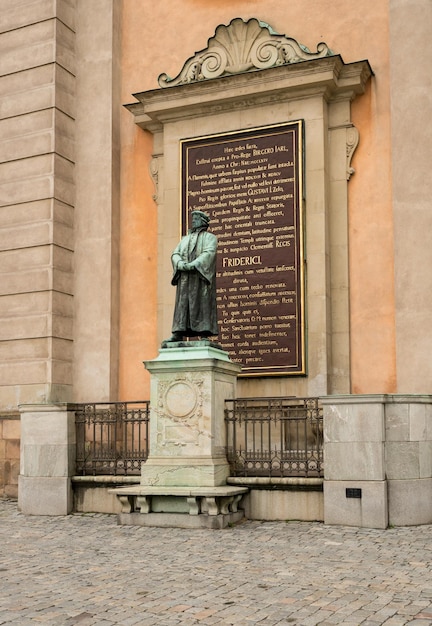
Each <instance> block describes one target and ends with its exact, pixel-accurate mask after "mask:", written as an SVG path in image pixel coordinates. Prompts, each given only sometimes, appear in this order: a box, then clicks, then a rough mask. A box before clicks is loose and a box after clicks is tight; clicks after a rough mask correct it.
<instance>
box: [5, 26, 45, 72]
mask: <svg viewBox="0 0 432 626" xmlns="http://www.w3.org/2000/svg"><path fill="white" fill-rule="evenodd" d="M55 26H56V21H55V20H54V19H50V20H45V21H43V22H40V21H37V22H35V23H34V24H27V25H25V26H23V27H22V28H19V29H16V30H10V31H8V32H7V33H3V35H2V37H1V38H0V74H1V75H5V74H13V73H14V72H22V71H24V70H28V69H30V68H33V67H37V66H40V65H46V64H48V63H52V62H53V61H55V57H56V46H55Z"/></svg>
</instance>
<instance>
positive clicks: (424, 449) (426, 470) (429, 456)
mask: <svg viewBox="0 0 432 626" xmlns="http://www.w3.org/2000/svg"><path fill="white" fill-rule="evenodd" d="M418 445H419V466H420V478H432V441H420V442H419V444H418Z"/></svg>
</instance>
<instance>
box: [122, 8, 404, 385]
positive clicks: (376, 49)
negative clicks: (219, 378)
mask: <svg viewBox="0 0 432 626" xmlns="http://www.w3.org/2000/svg"><path fill="white" fill-rule="evenodd" d="M185 15H189V16H193V18H191V19H188V21H187V27H184V26H183V25H184V24H185V20H184V16H185ZM235 17H242V18H243V19H245V20H247V19H249V18H251V17H257V18H259V19H261V20H262V21H265V22H267V23H269V24H270V25H271V26H272V27H273V28H274V29H275V30H276V31H278V32H281V33H284V34H287V35H289V36H292V37H294V38H296V39H297V40H298V41H300V42H301V43H303V44H305V45H307V46H309V47H310V49H311V50H315V49H316V44H317V43H318V42H319V41H322V40H323V41H325V42H326V43H327V44H328V45H329V46H330V48H331V49H332V50H333V51H335V52H338V53H340V54H341V55H342V56H343V58H344V60H345V62H352V61H358V60H361V59H368V60H369V62H370V64H371V66H372V68H373V70H374V71H375V74H376V77H375V78H374V79H373V81H372V84H371V85H370V87H369V89H368V92H367V94H365V95H364V96H363V97H361V98H358V99H357V101H355V103H354V105H353V113H352V117H353V121H354V124H355V125H356V126H357V128H358V129H359V131H360V145H359V148H358V150H357V153H356V154H355V156H354V161H353V166H354V167H355V168H356V173H355V174H354V175H353V176H352V179H351V181H350V184H349V233H350V242H351V244H352V245H351V252H350V273H349V278H350V288H351V300H350V324H351V333H352V341H351V371H352V381H351V388H352V391H354V392H356V393H360V392H362V393H365V392H373V391H378V390H379V391H381V392H390V391H394V390H395V381H396V375H395V346H394V295H393V290H392V287H391V285H392V277H393V250H392V215H391V187H390V175H391V168H390V124H389V117H388V110H389V62H388V7H387V2H378V3H377V2H372V1H371V0H363V1H360V2H358V3H356V5H355V7H354V5H353V6H352V9H349V10H347V4H346V2H344V0H339V1H333V0H332V1H330V0H325V1H322V0H313V1H311V2H309V3H308V10H307V11H305V10H304V4H303V3H300V2H296V3H280V2H275V1H272V0H268V1H266V2H262V1H249V0H248V1H243V0H242V1H236V0H233V1H230V2H225V1H222V2H217V3H211V7H210V6H209V3H208V2H205V1H204V0H173V1H172V2H170V3H169V4H167V3H163V4H162V3H161V4H157V5H156V4H154V3H150V2H147V1H146V2H143V1H142V0H125V2H124V3H123V46H122V54H123V56H122V68H123V75H122V101H123V102H124V103H128V102H132V101H133V98H132V97H131V94H132V93H136V92H141V91H144V90H147V89H152V88H157V76H158V75H159V74H160V73H162V72H166V73H167V74H168V75H170V76H175V75H177V73H178V72H179V71H180V69H181V67H182V66H183V63H184V61H185V60H186V59H187V58H189V57H190V56H192V55H193V53H194V52H196V51H197V50H200V49H202V48H205V47H206V43H207V39H208V38H209V37H211V36H212V35H213V34H214V31H215V28H216V26H217V25H219V24H221V23H224V24H228V23H229V22H230V21H231V20H232V19H233V18H235ZM366 34H367V36H366ZM143 135H145V132H144V131H142V130H140V129H139V128H137V127H136V126H135V124H134V119H133V116H132V115H131V114H130V113H128V112H126V111H125V112H124V113H123V115H122V183H123V184H122V201H121V206H122V208H121V215H122V217H121V220H122V222H121V223H122V230H121V250H122V253H121V263H122V282H123V286H122V293H121V311H122V322H121V327H120V328H121V332H120V354H121V367H120V372H121V373H120V380H121V386H120V388H121V395H122V396H124V397H132V396H137V395H143V394H144V395H146V391H147V389H148V375H147V374H146V373H144V372H143V373H142V374H141V373H138V370H136V369H135V368H136V367H137V363H138V362H139V361H141V360H142V359H148V358H153V357H154V356H156V354H157V341H156V338H155V336H154V334H152V333H150V334H149V328H150V327H153V328H154V326H152V325H153V324H154V320H155V316H156V308H155V307H156V303H155V300H154V298H155V297H156V294H157V283H156V280H157V276H156V272H157V268H158V267H160V266H161V263H162V262H161V260H160V259H157V258H156V232H155V230H153V231H152V234H151V233H150V229H148V228H147V224H154V223H155V220H156V211H157V209H156V207H155V204H154V201H153V200H152V194H153V193H154V186H153V183H152V181H151V179H150V178H149V176H148V165H149V164H150V158H151V150H152V148H151V139H150V138H147V137H145V138H144V137H143ZM132 163H135V164H137V165H135V166H134V167H131V164H132ZM126 169H127V172H126ZM160 175H165V176H168V175H169V174H168V172H165V173H163V172H161V173H160ZM159 223H160V221H159ZM140 241H141V242H142V243H141V247H143V251H142V254H141V251H140V250H139V247H140V246H139V244H138V249H137V242H140ZM126 268H128V270H129V273H128V276H127V277H126V275H125V271H124V270H125V269H126ZM169 278H170V277H169V276H168V275H167V276H166V281H167V283H168V282H169ZM124 281H127V283H126V282H124ZM129 286H131V287H133V293H132V291H131V289H130V288H129ZM132 299H133V306H132V307H131V306H130V305H131V301H132ZM167 314H168V313H167ZM141 320H142V321H141ZM240 387H241V389H244V393H245V394H246V395H247V394H250V393H258V394H260V393H264V394H265V395H271V394H275V395H281V394H284V393H287V392H288V389H289V383H287V380H286V379H284V378H283V379H272V380H271V381H270V380H269V379H267V380H266V381H265V383H264V384H262V383H260V381H258V380H256V379H255V380H253V381H249V382H245V383H241V385H240ZM239 391H240V390H239Z"/></svg>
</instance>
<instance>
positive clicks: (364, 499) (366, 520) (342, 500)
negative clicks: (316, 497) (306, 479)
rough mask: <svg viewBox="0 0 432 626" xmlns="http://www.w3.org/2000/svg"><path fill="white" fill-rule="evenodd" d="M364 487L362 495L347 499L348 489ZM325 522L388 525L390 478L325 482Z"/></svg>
mask: <svg viewBox="0 0 432 626" xmlns="http://www.w3.org/2000/svg"><path fill="white" fill-rule="evenodd" d="M353 488H354V489H361V498H347V491H346V490H347V489H353ZM324 523H325V524H342V525H345V526H360V527H363V528H387V526H388V508H387V481H385V480H383V481H361V480H359V481H338V480H325V481H324Z"/></svg>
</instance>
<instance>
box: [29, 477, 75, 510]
mask: <svg viewBox="0 0 432 626" xmlns="http://www.w3.org/2000/svg"><path fill="white" fill-rule="evenodd" d="M18 507H19V509H20V510H21V512H22V513H24V515H68V514H69V513H71V512H72V507H73V494H72V485H71V479H70V478H64V477H55V478H54V477H53V478H47V477H34V476H31V477H29V476H22V475H20V476H19V479H18Z"/></svg>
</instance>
